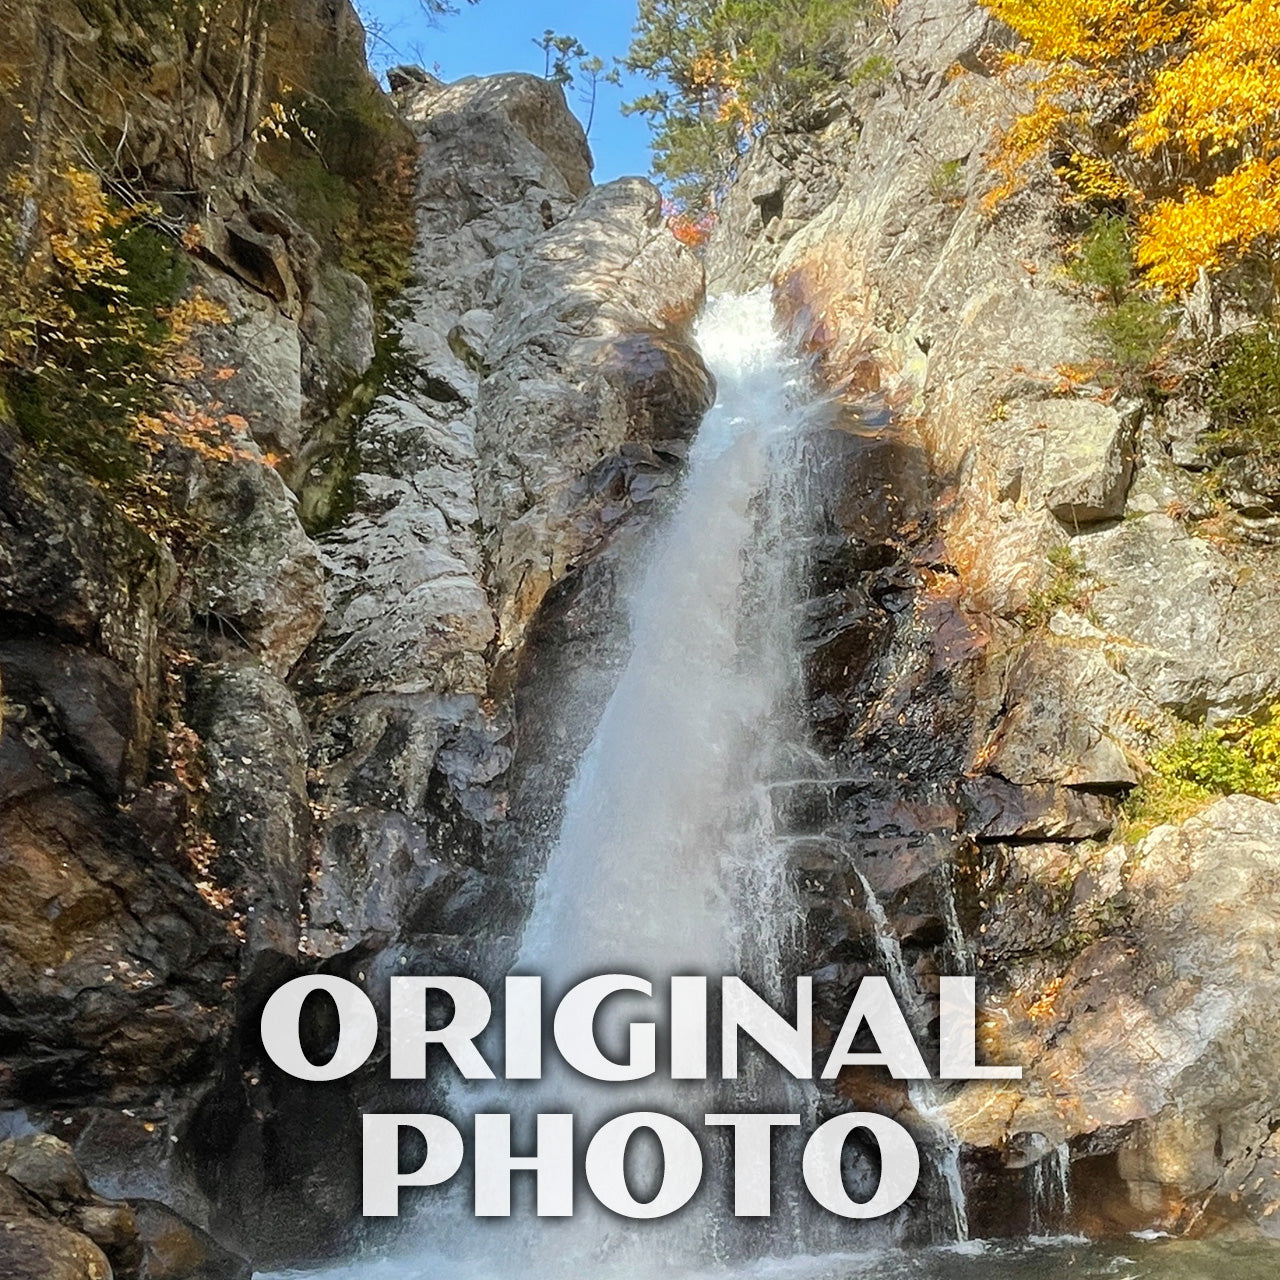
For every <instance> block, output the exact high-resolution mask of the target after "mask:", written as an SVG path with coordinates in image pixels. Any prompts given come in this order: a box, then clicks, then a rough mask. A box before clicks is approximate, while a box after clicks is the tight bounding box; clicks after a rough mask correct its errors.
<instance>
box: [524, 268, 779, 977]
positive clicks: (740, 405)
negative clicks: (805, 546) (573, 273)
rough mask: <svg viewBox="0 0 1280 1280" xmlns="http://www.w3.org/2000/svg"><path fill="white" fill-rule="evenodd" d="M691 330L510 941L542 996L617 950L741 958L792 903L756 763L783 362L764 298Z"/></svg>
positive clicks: (767, 745)
mask: <svg viewBox="0 0 1280 1280" xmlns="http://www.w3.org/2000/svg"><path fill="white" fill-rule="evenodd" d="M698 341H699V345H700V346H701V348H702V351H703V353H704V356H705V358H706V359H707V362H708V364H709V366H710V367H711V368H712V369H713V371H714V372H715V374H716V377H717V381H718V392H719V394H718V399H717V402H716V405H715V407H714V408H713V409H712V410H711V411H710V413H709V414H708V415H707V418H706V420H705V422H704V424H703V426H702V428H701V430H700V431H699V434H698V436H697V438H696V440H695V442H694V445H693V448H692V451H691V455H690V460H689V473H688V476H687V479H686V482H685V484H684V487H683V491H682V494H681V496H680V499H679V502H678V505H677V507H676V509H675V511H674V512H673V514H672V516H671V518H670V522H669V524H668V526H667V528H666V529H665V530H664V531H663V532H662V534H661V535H660V537H659V538H658V539H657V542H656V545H655V546H654V547H653V549H652V551H651V559H650V562H649V565H648V568H647V572H646V573H645V575H644V578H643V581H642V583H641V586H640V588H639V591H638V593H637V595H636V597H635V599H634V601H633V604H632V608H631V653H630V657H629V660H628V661H627V663H626V666H625V668H624V670H623V671H622V674H621V676H620V678H619V680H618V683H617V686H616V687H615V689H614V692H613V695H612V697H611V698H610V700H609V703H608V705H607V707H606V709H605V711H604V714H603V716H602V718H601V720H600V722H599V725H598V727H597V729H596V732H595V736H594V738H593V740H592V742H591V744H590V746H589V747H588V749H587V751H586V753H585V754H584V756H583V758H582V760H581V761H580V763H579V766H578V770H577V774H576V776H575V778H574V781H573V783H572V784H571V786H570V789H569V793H568V796H567V798H566V801H565V808H564V817H563V821H562V826H561V830H560V834H559V838H558V840H557V841H556V844H555V846H554V848H553V849H552V851H551V854H550V857H549V860H548V862H547V866H546V869H545V871H544V872H543V874H542V877H541V879H540V880H539V883H538V887H537V895H536V900H535V903H534V907H533V911H532V914H531V916H530V918H529V921H528V924H527V926H526V928H525V931H524V937H523V941H522V944H521V948H520V957H519V964H518V966H517V967H518V969H519V970H521V971H525V972H530V973H539V974H541V975H542V976H543V979H544V983H545V984H546V986H547V987H548V988H549V989H550V990H551V991H552V992H553V994H554V993H555V989H556V988H567V987H568V986H569V985H571V984H572V983H573V982H574V981H575V980H577V979H578V978H579V977H581V976H583V975H584V974H587V973H592V972H599V971H600V970H601V969H602V968H604V967H607V966H616V965H618V964H620V963H621V964H623V965H624V968H625V971H626V972H633V973H642V974H644V975H645V976H646V977H649V978H650V979H651V980H653V981H655V983H656V982H658V981H659V980H660V979H661V978H662V977H664V976H666V975H669V974H671V973H682V972H683V973H721V972H738V971H740V970H741V969H742V968H744V967H745V968H747V969H749V968H750V964H749V959H750V957H752V956H758V955H771V956H772V955H776V954H777V953H778V952H779V951H780V950H781V949H782V948H783V945H784V935H785V933H786V932H787V931H788V930H789V929H790V928H791V927H792V926H793V924H794V921H795V918H796V914H797V908H796V903H795V899H794V897H793V896H792V894H791V892H790V889H789V886H788V885H787V883H786V878H785V859H784V857H783V856H782V854H781V852H780V851H778V850H777V849H776V847H775V846H774V843H773V842H772V841H771V840H769V839H768V838H767V836H768V832H769V831H770V830H771V821H770V817H769V814H768V811H767V804H768V801H767V791H766V789H765V788H764V786H763V785H762V782H763V779H762V777H761V773H762V771H765V770H767V769H768V767H769V763H770V761H771V759H772V758H774V757H775V756H776V754H777V753H778V751H779V750H781V749H782V746H783V745H784V744H783V742H782V738H784V737H785V734H786V728H785V723H784V721H785V719H786V711H787V708H786V706H785V703H786V700H787V697H788V694H789V693H791V692H792V685H793V675H794V658H793V653H794V645H793V641H792V637H791V634H790V631H791V627H792V612H791V611H790V610H789V609H788V608H787V607H786V603H787V602H786V599H785V594H786V592H788V591H790V590H794V589H795V584H796V580H797V578H798V576H799V575H798V572H797V568H796V565H795V556H796V555H797V554H798V552H797V550H796V548H797V544H798V543H799V542H800V539H799V538H798V537H796V536H795V535H794V533H793V535H792V536H791V537H789V538H788V537H785V536H782V532H783V531H782V530H781V529H780V528H779V527H778V525H779V523H780V521H781V519H782V518H783V517H784V515H785V513H786V511H787V504H786V501H785V496H784V495H785V490H786V479H787V477H786V476H785V475H782V474H780V472H779V468H780V467H782V466H785V465H786V463H787V461H788V460H789V459H793V458H794V457H795V456H796V455H795V452H794V450H791V449H789V448H788V444H789V443H790V440H791V437H792V436H793V434H794V433H793V429H792V428H793V423H794V420H795V411H794V408H793V405H792V390H793V386H794V384H795V382H796V380H797V377H798V369H797V366H796V362H795V361H794V360H793V359H792V358H790V357H789V356H788V354H787V352H786V351H785V349H784V347H783V344H782V342H781V340H780V339H779V338H778V336H777V335H776V333H775V331H774V328H773V323H772V314H771V304H770V300H769V298H768V296H767V294H765V293H763V292H762V293H759V294H755V295H751V296H749V297H746V298H725V299H721V300H719V301H717V302H713V303H712V304H711V306H710V307H709V309H708V312H707V314H706V316H705V318H704V319H703V321H702V323H701V325H700V328H699V331H698ZM748 603H749V604H750V606H751V607H750V608H746V607H745V606H746V605H747V604H748ZM762 903H765V904H767V910H766V911H761V910H760V904H762Z"/></svg>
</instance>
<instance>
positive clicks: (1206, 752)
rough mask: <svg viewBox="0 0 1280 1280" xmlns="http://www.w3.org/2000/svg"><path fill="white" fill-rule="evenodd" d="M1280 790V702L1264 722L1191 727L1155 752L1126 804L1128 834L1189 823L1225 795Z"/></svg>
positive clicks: (1265, 795) (1270, 794)
mask: <svg viewBox="0 0 1280 1280" xmlns="http://www.w3.org/2000/svg"><path fill="white" fill-rule="evenodd" d="M1277 792H1280V706H1276V707H1272V708H1271V710H1270V712H1269V714H1268V715H1267V717H1266V718H1265V719H1264V720H1262V721H1261V722H1253V721H1248V720H1239V721H1235V722H1233V723H1231V724H1229V725H1226V726H1223V727H1220V728H1203V729H1194V728H1192V727H1190V726H1188V727H1187V728H1186V729H1185V730H1184V731H1183V732H1182V733H1180V734H1179V735H1178V736H1177V737H1176V738H1175V739H1174V740H1173V741H1172V742H1170V743H1169V744H1167V745H1166V746H1163V747H1161V748H1160V749H1159V750H1158V751H1156V752H1155V753H1154V755H1152V757H1151V760H1150V773H1149V775H1148V776H1147V777H1146V778H1145V779H1144V780H1143V782H1142V784H1141V786H1139V787H1137V788H1136V789H1135V790H1134V791H1133V793H1132V794H1131V795H1130V796H1129V799H1128V800H1127V801H1126V802H1125V815H1126V820H1127V830H1128V834H1129V835H1130V836H1131V837H1133V838H1137V837H1141V836H1144V835H1146V834H1147V833H1148V832H1149V831H1151V830H1152V829H1154V828H1155V827H1158V826H1160V825H1161V824H1162V823H1166V822H1185V821H1186V819H1187V818H1190V817H1192V816H1193V815H1194V814H1196V813H1198V812H1199V811H1200V810H1201V809H1203V808H1204V807H1205V806H1206V805H1207V804H1210V803H1211V802H1212V801H1214V800H1217V799H1219V798H1220V797H1222V796H1230V795H1251V796H1260V797H1262V798H1263V799H1268V798H1271V797H1273V796H1275V795H1276V793H1277Z"/></svg>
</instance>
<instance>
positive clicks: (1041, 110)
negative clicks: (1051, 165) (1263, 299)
mask: <svg viewBox="0 0 1280 1280" xmlns="http://www.w3.org/2000/svg"><path fill="white" fill-rule="evenodd" d="M988 8H989V9H990V10H991V12H992V13H993V14H994V15H995V16H996V17H997V18H999V19H1000V20H1001V21H1003V22H1005V23H1007V24H1008V25H1009V26H1010V27H1011V28H1013V30H1014V31H1015V32H1016V33H1017V34H1018V35H1019V36H1020V37H1021V38H1022V44H1021V46H1020V47H1019V49H1018V50H1017V51H1016V52H1015V53H1013V54H1011V55H1010V56H1009V57H1008V59H1007V60H1006V72H1007V74H1008V75H1009V76H1010V77H1011V78H1016V79H1017V80H1018V81H1019V82H1021V83H1024V84H1025V83H1029V84H1030V86H1031V93H1032V104H1031V106H1030V107H1029V108H1028V109H1027V110H1026V111H1024V112H1023V113H1022V114H1021V115H1020V116H1019V118H1018V119H1017V120H1016V121H1015V122H1014V124H1013V125H1012V126H1011V127H1010V128H1009V129H1008V130H1007V131H1006V133H1005V136H1004V138H1003V141H1002V145H1001V147H1000V149H999V151H998V153H997V156H996V166H997V169H998V171H999V173H1000V177H1001V181H1000V184H999V185H998V187H997V188H996V190H995V191H994V192H993V194H992V199H991V202H992V203H993V204H994V203H998V202H999V201H1001V200H1003V199H1005V198H1007V197H1008V196H1009V195H1010V194H1012V193H1013V192H1014V191H1016V190H1017V189H1018V188H1019V187H1020V186H1021V185H1022V184H1023V183H1024V182H1025V181H1026V179H1027V177H1028V175H1029V174H1030V173H1031V172H1032V171H1033V169H1034V167H1035V166H1036V165H1037V164H1038V163H1041V162H1042V161H1043V159H1044V157H1045V156H1046V155H1047V154H1049V153H1050V152H1052V153H1054V154H1056V155H1060V156H1065V157H1066V158H1065V160H1064V161H1062V162H1061V163H1060V164H1059V170H1058V171H1059V173H1060V174H1061V176H1063V177H1064V178H1065V179H1066V180H1067V182H1068V183H1069V184H1070V186H1071V188H1072V190H1073V192H1074V193H1075V195H1076V197H1077V198H1079V199H1080V200H1082V201H1086V202H1089V201H1103V202H1107V203H1112V204H1114V203H1117V202H1120V203H1123V204H1125V205H1126V207H1127V208H1128V209H1129V210H1130V211H1131V212H1132V213H1133V214H1134V215H1135V216H1136V221H1137V244H1136V257H1137V262H1138V265H1139V266H1140V267H1142V268H1143V269H1144V270H1145V272H1146V274H1147V278H1148V280H1149V281H1150V282H1151V283H1152V284H1154V285H1158V286H1160V287H1162V288H1164V289H1166V290H1167V291H1169V292H1170V293H1178V292H1181V291H1183V290H1185V289H1187V288H1189V287H1190V286H1191V285H1193V284H1194V283H1195V281H1196V280H1197V278H1198V277H1199V275H1200V273H1201V271H1206V272H1209V273H1210V274H1213V273H1217V272H1220V271H1222V270H1224V269H1226V268H1228V267H1230V266H1232V265H1234V264H1235V263H1237V262H1239V261H1240V260H1241V259H1242V258H1243V257H1245V256H1246V255H1249V254H1253V255H1255V256H1257V257H1259V258H1260V259H1261V260H1262V261H1264V262H1265V263H1267V264H1268V266H1269V268H1270V270H1271V274H1272V290H1273V298H1274V297H1280V4H1278V3H1276V0H988Z"/></svg>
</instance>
